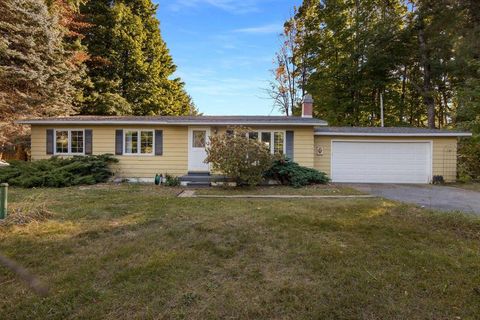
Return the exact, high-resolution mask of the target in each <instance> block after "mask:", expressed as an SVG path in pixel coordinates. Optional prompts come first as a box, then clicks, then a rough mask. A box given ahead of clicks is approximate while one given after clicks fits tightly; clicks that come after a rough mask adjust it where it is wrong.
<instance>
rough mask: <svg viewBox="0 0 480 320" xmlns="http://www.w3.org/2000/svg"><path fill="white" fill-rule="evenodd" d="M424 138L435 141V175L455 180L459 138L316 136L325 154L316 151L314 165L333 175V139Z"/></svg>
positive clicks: (316, 144)
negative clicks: (331, 162) (331, 161)
mask: <svg viewBox="0 0 480 320" xmlns="http://www.w3.org/2000/svg"><path fill="white" fill-rule="evenodd" d="M333 139H334V140H404V141H408V140H422V141H432V142H433V168H432V171H433V175H434V176H436V175H441V176H443V178H444V179H445V181H447V182H453V181H455V180H456V176H457V138H454V137H452V138H450V137H447V138H442V137H438V138H429V137H344V136H336V137H335V136H315V148H316V149H318V148H319V147H321V148H322V149H323V154H322V155H318V154H317V153H316V152H315V156H314V166H315V168H316V169H317V170H320V171H323V172H326V173H327V174H328V175H331V171H330V170H331V165H330V159H331V141H332V140H333Z"/></svg>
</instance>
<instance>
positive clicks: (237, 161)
mask: <svg viewBox="0 0 480 320" xmlns="http://www.w3.org/2000/svg"><path fill="white" fill-rule="evenodd" d="M229 131H230V132H229ZM229 131H227V132H226V133H224V134H219V135H216V136H212V137H211V138H210V143H209V145H208V146H207V155H208V156H207V159H206V160H205V161H206V162H209V163H211V165H212V168H213V169H214V170H215V171H220V172H222V173H223V174H225V175H226V176H227V177H229V178H232V179H234V180H235V182H236V183H237V185H239V186H241V185H249V186H254V185H258V184H259V183H260V182H261V181H262V180H263V173H264V172H265V171H266V170H268V168H270V167H271V166H272V163H273V160H274V157H273V156H272V155H271V154H270V150H268V148H267V146H266V145H265V144H264V143H263V142H260V141H257V140H254V139H249V138H248V132H249V131H251V130H249V129H248V128H245V127H235V128H229Z"/></svg>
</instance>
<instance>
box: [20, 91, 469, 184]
mask: <svg viewBox="0 0 480 320" xmlns="http://www.w3.org/2000/svg"><path fill="white" fill-rule="evenodd" d="M312 104H313V100H312V99H311V97H309V96H307V97H306V99H305V101H304V103H303V107H302V116H298V117H285V116H152V117H135V116H125V117H116V116H75V117H65V118H43V119H30V120H23V121H19V123H21V124H28V125H31V129H32V130H31V157H32V160H38V159H45V158H48V157H51V156H54V155H60V156H69V155H89V154H104V153H111V154H115V155H116V156H117V157H118V159H119V160H120V161H119V164H118V165H117V170H116V171H117V173H116V174H117V176H118V177H123V178H136V179H139V180H145V181H147V180H148V181H153V178H154V176H155V174H157V173H169V174H171V175H175V176H185V175H187V174H189V173H190V174H198V173H203V174H208V173H209V172H210V168H209V165H208V164H207V163H204V159H205V157H206V152H205V146H206V144H207V142H208V137H209V136H211V135H216V134H220V133H222V132H225V131H226V130H227V127H229V126H240V125H241V126H247V127H249V128H251V129H252V132H251V134H250V137H252V138H255V139H260V140H261V141H263V142H265V143H266V144H267V145H268V147H269V148H270V150H271V152H272V153H282V154H285V155H286V156H287V157H289V158H291V159H293V160H294V161H296V162H298V163H299V164H300V165H302V166H306V167H310V168H315V169H318V170H321V171H324V172H326V173H327V174H328V175H329V176H330V177H331V179H332V180H333V181H334V182H365V183H369V182H374V183H429V182H431V181H432V179H433V177H434V176H443V178H444V180H445V181H449V182H451V181H454V180H455V179H456V171H457V139H458V137H463V136H471V134H470V133H466V132H457V131H449V130H429V129H419V128H403V127H402V128H400V127H395V128H386V127H385V128H383V127H374V128H373V127H329V126H328V124H327V122H325V121H323V120H320V119H315V118H312ZM187 177H188V175H187ZM184 180H185V179H184ZM187 180H188V179H187Z"/></svg>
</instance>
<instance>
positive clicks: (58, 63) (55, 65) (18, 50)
mask: <svg viewBox="0 0 480 320" xmlns="http://www.w3.org/2000/svg"><path fill="white" fill-rule="evenodd" d="M0 12H1V13H2V14H1V15H0V145H5V144H7V143H9V142H10V143H11V142H13V141H12V139H13V138H14V137H16V136H20V135H22V134H24V133H26V128H23V127H21V126H16V125H14V123H13V121H14V120H18V119H21V118H24V117H35V116H57V115H69V114H71V113H73V112H74V109H73V107H72V101H73V100H74V99H75V95H76V93H77V91H76V89H75V83H76V82H77V81H78V80H79V66H78V65H77V64H76V63H75V61H74V59H73V58H72V57H73V53H72V52H71V51H69V50H67V49H66V48H65V47H64V43H63V37H64V35H65V29H64V28H62V27H61V26H60V24H59V22H58V17H57V15H56V14H54V13H50V12H49V11H48V8H47V6H46V4H45V2H44V0H2V1H0Z"/></svg>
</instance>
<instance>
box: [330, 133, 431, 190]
mask: <svg viewBox="0 0 480 320" xmlns="http://www.w3.org/2000/svg"><path fill="white" fill-rule="evenodd" d="M431 172H432V154H431V144H430V142H426V141H402V142H395V141H333V142H332V174H331V177H332V181H333V182H363V183H429V182H430V180H431Z"/></svg>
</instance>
